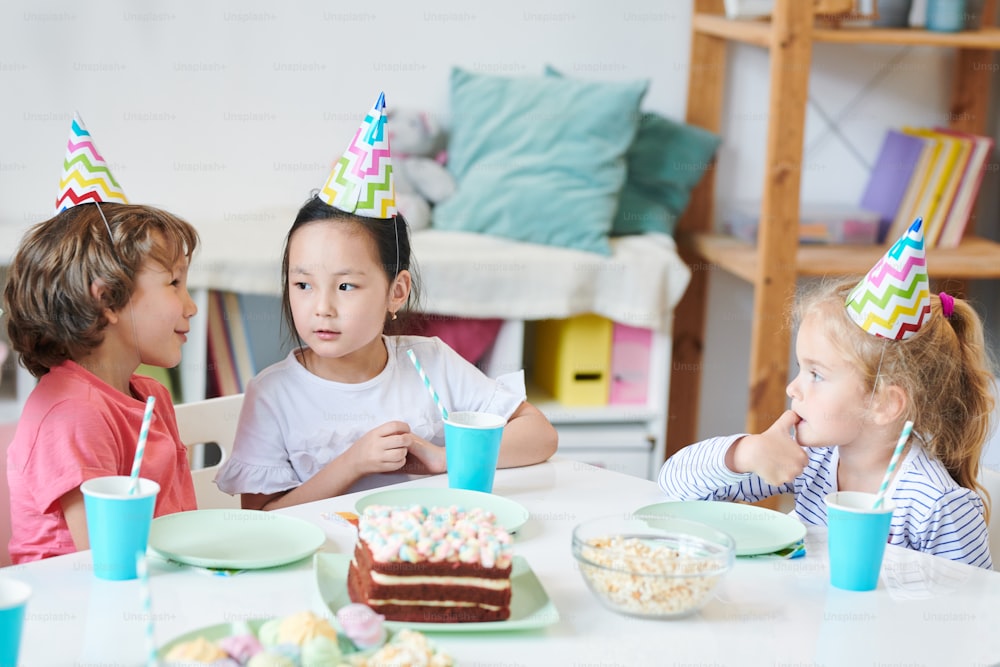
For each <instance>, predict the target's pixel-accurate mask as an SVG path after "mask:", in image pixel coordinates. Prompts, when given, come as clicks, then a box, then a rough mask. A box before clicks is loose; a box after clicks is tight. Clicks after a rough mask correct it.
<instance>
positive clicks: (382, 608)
mask: <svg viewBox="0 0 1000 667" xmlns="http://www.w3.org/2000/svg"><path fill="white" fill-rule="evenodd" d="M366 581H370V579H366V578H365V577H363V576H361V575H360V573H359V572H358V570H357V569H356V568H355V567H354V564H353V563H352V564H351V569H350V573H349V575H348V577H347V592H348V594H349V595H350V598H351V600H352V601H354V602H360V603H362V604H366V605H368V606H369V607H371V608H372V609H373V610H374V611H375V612H377V613H379V614H382V615H383V616H385V617H386V619H388V620H390V621H400V622H410V623H414V622H419V623H476V622H490V621H505V620H507V619H508V618H510V606H509V605H510V591H509V590H508V591H507V602H506V603H504V604H503V605H502V606H498V605H495V604H484V603H481V602H474V601H458V600H450V599H444V600H434V599H399V598H398V597H387V598H378V597H374V598H372V597H369V596H368V595H367V593H366V592H365V586H364V584H365V582H366ZM454 592H455V591H454V590H449V591H448V594H449V596H450V595H452V594H453V593H454ZM394 594H395V591H394Z"/></svg>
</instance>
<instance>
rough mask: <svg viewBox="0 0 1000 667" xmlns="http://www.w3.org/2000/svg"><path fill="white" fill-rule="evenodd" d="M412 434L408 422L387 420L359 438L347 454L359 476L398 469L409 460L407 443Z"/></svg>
mask: <svg viewBox="0 0 1000 667" xmlns="http://www.w3.org/2000/svg"><path fill="white" fill-rule="evenodd" d="M412 437H413V435H412V434H411V433H410V426H409V424H407V423H406V422H401V421H391V422H386V423H385V424H382V425H380V426H376V427H375V428H373V429H372V430H370V431H368V432H367V433H365V434H364V435H363V436H361V437H360V438H358V439H357V440H356V441H355V442H354V444H353V445H351V448H350V449H349V450H347V453H346V454H347V456H349V458H350V460H351V462H352V464H353V467H354V470H355V471H356V472H357V474H358V476H359V477H360V476H362V475H370V474H372V473H380V472H394V471H396V470H399V469H400V468H401V467H403V464H404V463H406V452H407V447H408V446H409V444H410V441H411V439H412Z"/></svg>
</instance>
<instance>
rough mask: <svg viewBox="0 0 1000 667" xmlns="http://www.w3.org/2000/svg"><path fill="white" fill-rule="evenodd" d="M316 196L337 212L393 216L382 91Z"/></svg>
mask: <svg viewBox="0 0 1000 667" xmlns="http://www.w3.org/2000/svg"><path fill="white" fill-rule="evenodd" d="M319 198H320V199H322V200H323V201H324V202H326V203H327V204H329V205H330V206H333V207H334V208H339V209H340V210H341V211H346V212H347V213H354V214H355V215H360V216H364V217H366V218H383V219H385V218H391V217H393V216H394V215H396V191H395V189H394V187H393V178H392V156H391V154H390V152H389V132H388V128H387V127H386V115H385V95H384V94H383V93H379V95H378V100H376V101H375V106H373V107H372V110H371V111H369V112H368V115H366V116H365V119H364V121H362V123H361V127H359V128H358V131H357V133H356V134H355V135H354V140H353V141H352V142H351V145H350V146H348V147H347V150H346V151H344V154H343V155H342V156H341V157H340V159H339V160H337V163H336V164H335V165H333V171H331V172H330V176H329V178H327V179H326V185H324V186H323V189H322V190H320V193H319Z"/></svg>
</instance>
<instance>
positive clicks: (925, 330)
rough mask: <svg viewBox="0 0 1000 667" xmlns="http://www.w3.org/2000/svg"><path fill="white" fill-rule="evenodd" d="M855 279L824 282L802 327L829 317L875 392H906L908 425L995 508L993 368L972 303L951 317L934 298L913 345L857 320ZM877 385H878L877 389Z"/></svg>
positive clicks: (808, 300) (803, 299)
mask: <svg viewBox="0 0 1000 667" xmlns="http://www.w3.org/2000/svg"><path fill="white" fill-rule="evenodd" d="M857 284H858V281H857V280H856V279H855V280H843V281H840V280H837V281H833V280H824V281H820V282H819V283H818V284H816V285H814V286H812V287H811V288H807V289H806V290H804V291H803V293H802V294H801V296H800V297H799V298H798V299H797V303H796V307H795V310H794V324H796V325H797V324H798V323H800V322H801V321H802V318H803V317H805V316H806V315H807V314H811V313H815V312H818V313H819V314H821V315H823V316H824V317H823V321H824V323H825V324H826V326H827V334H828V337H829V340H830V341H831V342H832V344H833V345H834V346H835V347H836V348H837V349H838V351H839V352H841V353H842V354H843V355H844V357H845V358H846V359H847V360H849V361H850V362H852V363H853V365H854V366H855V367H856V368H857V369H858V370H859V371H860V372H861V376H862V381H863V382H864V386H865V388H866V389H867V391H868V392H872V391H874V390H877V389H878V387H883V386H889V385H894V386H897V387H899V388H901V389H902V390H903V392H904V393H905V394H906V397H907V401H906V409H905V414H904V415H903V419H904V420H906V419H908V420H912V421H913V425H914V426H913V433H914V435H915V436H917V437H918V438H920V441H921V446H922V447H923V449H924V451H926V452H927V454H928V455H929V456H931V457H933V458H936V459H938V460H939V461H941V463H942V464H944V467H945V468H946V469H947V470H948V473H949V474H950V475H951V477H952V478H953V479H954V480H955V481H956V482H957V483H958V484H959V485H961V486H963V487H965V488H967V489H972V490H973V491H975V492H976V493H978V494H979V495H980V496H981V497H983V498H984V499H986V502H987V519H988V517H989V504H990V503H989V497H988V494H987V493H986V491H985V489H984V488H983V486H982V484H981V483H980V481H979V465H980V459H981V456H982V453H983V447H984V446H985V444H986V441H987V439H988V438H989V435H990V429H991V425H990V417H991V415H992V413H993V407H994V400H995V399H994V395H993V373H992V363H991V360H990V357H989V354H988V353H987V349H986V343H985V338H984V334H983V325H982V321H981V320H980V318H979V315H978V314H977V313H976V311H975V310H974V309H973V307H972V306H971V305H969V303H968V302H967V301H964V300H962V299H955V300H954V309H953V312H952V314H951V316H950V317H945V316H944V314H943V312H942V310H941V299H940V297H939V296H938V295H937V294H932V295H931V314H930V317H928V318H927V319H925V320H924V323H923V325H922V326H921V327H920V330H919V331H918V332H917V333H916V334H914V335H913V336H911V337H910V338H908V339H907V340H902V341H897V340H888V339H885V338H879V337H877V336H873V335H871V334H869V333H867V332H866V331H864V330H863V329H862V328H861V327H859V326H858V325H857V324H855V323H854V321H853V320H851V318H850V316H849V315H848V314H847V309H846V308H845V306H844V304H845V302H846V300H847V295H848V293H849V292H850V291H851V290H852V289H853V288H854V286H855V285H857ZM876 382H877V383H878V387H876Z"/></svg>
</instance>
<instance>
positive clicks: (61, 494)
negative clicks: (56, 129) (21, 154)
mask: <svg viewBox="0 0 1000 667" xmlns="http://www.w3.org/2000/svg"><path fill="white" fill-rule="evenodd" d="M73 129H74V133H76V134H77V136H76V137H75V139H74V137H73V136H71V139H70V151H73V150H80V147H81V146H85V147H89V148H90V149H91V150H92V154H91V155H90V160H91V163H92V164H93V163H95V162H99V163H100V165H102V166H104V169H103V170H102V173H104V174H106V176H104V177H103V178H104V179H106V182H105V183H103V184H101V187H97V188H94V187H93V186H92V185H91V184H92V183H93V181H94V179H93V178H87V179H75V178H72V177H67V178H64V179H63V188H64V193H68V194H64V195H62V196H61V197H60V203H59V204H57V205H58V206H67V205H68V206H69V207H68V208H65V207H64V208H61V210H60V212H59V213H57V214H56V215H55V217H53V218H51V219H49V220H46V221H45V222H42V223H39V224H38V225H35V226H34V227H32V228H31V229H30V230H28V232H27V233H26V234H25V236H24V238H23V239H22V241H21V244H20V247H19V248H18V251H17V254H16V255H15V257H14V261H13V264H12V265H11V267H10V274H9V278H8V282H7V285H6V288H5V290H4V308H5V310H6V311H7V317H8V322H7V333H8V336H9V338H10V342H11V346H12V348H13V349H14V350H15V351H16V352H17V353H18V354H19V355H20V361H21V364H22V365H24V366H25V368H27V369H28V371H30V372H31V374H32V375H34V376H35V377H36V378H38V379H39V381H38V385H37V386H36V387H35V389H34V390H33V391H32V392H31V395H30V396H29V397H28V400H27V403H26V404H25V406H24V410H23V412H22V414H21V417H20V419H19V420H18V423H17V431H16V433H15V435H14V440H13V442H11V444H10V447H9V448H8V450H7V479H8V483H9V486H10V496H11V497H10V507H11V529H12V537H11V540H10V545H9V548H10V556H11V560H12V561H13V562H14V563H23V562H26V561H31V560H37V559H39V558H46V557H49V556H56V555H59V554H65V553H70V552H73V551H76V550H78V549H87V548H89V541H88V537H87V520H86V514H85V512H84V504H83V494H82V493H81V491H80V485H81V484H82V483H83V482H85V481H86V480H88V479H91V478H94V477H102V476H105V475H128V474H129V473H130V472H131V467H132V460H133V457H134V455H135V448H136V440H137V436H138V433H139V429H140V425H141V423H142V417H143V412H144V410H145V404H146V399H147V398H148V397H149V396H155V397H156V403H155V409H154V412H153V419H152V422H151V424H150V428H149V436H148V439H147V441H146V450H145V454H144V457H143V462H142V476H143V477H145V478H148V479H151V480H153V481H155V482H157V483H158V484H159V485H160V492H159V494H158V496H157V499H156V509H155V511H154V515H155V516H160V515H163V514H170V513H172V512H179V511H183V510H193V509H196V504H195V494H194V486H193V484H192V482H191V472H190V469H189V467H188V462H187V452H186V450H185V447H184V445H183V444H182V443H181V441H180V437H179V435H178V433H177V422H176V418H175V416H174V409H173V405H172V403H171V397H170V394H169V392H168V391H167V389H166V388H165V387H164V386H163V385H161V384H160V383H158V382H156V381H155V380H152V379H150V378H147V377H143V376H140V375H136V374H135V371H136V369H137V368H138V367H139V365H140V364H150V365H154V366H162V367H165V368H170V367H173V366H176V365H177V364H178V363H180V360H181V345H183V344H184V342H185V341H186V340H187V336H186V334H187V332H188V331H189V329H190V319H191V317H193V316H194V315H195V313H196V312H197V308H196V307H195V304H194V302H193V301H192V299H191V296H190V294H188V290H187V273H188V264H189V262H190V259H191V255H192V253H193V252H194V249H195V247H196V246H197V244H198V234H197V232H196V231H195V229H194V228H193V227H192V226H191V225H190V224H188V223H187V222H185V221H183V220H181V219H180V218H177V217H176V216H174V215H171V214H170V213H167V212H165V211H161V210H159V209H155V208H152V207H149V206H140V205H130V204H127V203H124V202H125V201H126V200H125V197H124V194H123V193H121V190H120V188H118V184H117V183H116V182H115V181H114V179H113V178H111V176H110V172H109V171H107V169H106V165H104V161H103V159H102V158H100V155H99V154H97V152H96V149H93V144H92V142H91V141H90V134H89V133H88V132H86V129H85V128H83V127H82V122H80V121H79V120H78V119H75V120H74V126H73ZM74 162H76V161H74ZM70 165H71V161H70V155H69V154H68V155H67V162H66V167H65V168H66V171H67V172H69V170H70ZM84 182H86V183H87V184H88V187H89V188H90V189H89V190H87V189H84V190H81V191H78V192H74V191H73V190H74V187H76V184H79V183H84ZM105 186H106V187H105ZM67 201H69V202H71V203H69V204H64V202H67ZM78 202H79V205H76V204H77V203H78ZM108 202H122V203H108Z"/></svg>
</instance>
